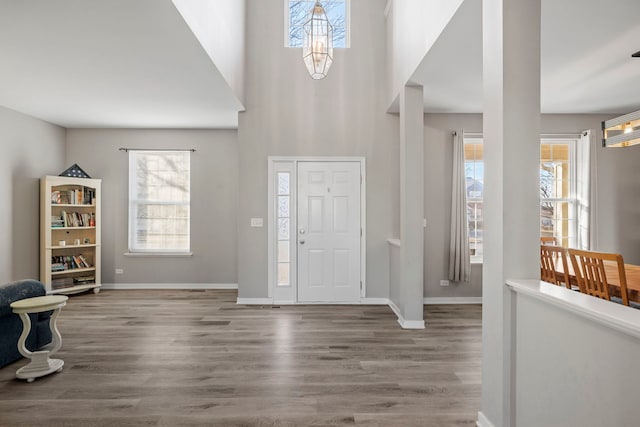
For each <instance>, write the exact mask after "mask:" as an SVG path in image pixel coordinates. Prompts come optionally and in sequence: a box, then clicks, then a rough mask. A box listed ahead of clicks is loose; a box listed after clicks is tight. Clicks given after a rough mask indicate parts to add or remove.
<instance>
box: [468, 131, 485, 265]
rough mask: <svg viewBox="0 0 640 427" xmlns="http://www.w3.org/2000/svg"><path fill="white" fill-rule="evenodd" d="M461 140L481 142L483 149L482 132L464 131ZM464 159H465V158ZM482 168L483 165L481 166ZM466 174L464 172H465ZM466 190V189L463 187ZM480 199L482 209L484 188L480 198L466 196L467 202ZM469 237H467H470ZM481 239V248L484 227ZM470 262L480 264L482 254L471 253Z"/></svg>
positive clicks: (471, 142) (472, 142) (473, 142)
mask: <svg viewBox="0 0 640 427" xmlns="http://www.w3.org/2000/svg"><path fill="white" fill-rule="evenodd" d="M463 142H464V144H465V145H466V144H482V146H483V150H484V139H483V136H482V134H479V133H467V132H465V133H464V135H463ZM465 161H466V159H465ZM482 163H483V166H484V158H483V160H482ZM483 169H484V167H483ZM465 175H466V174H465ZM465 180H466V176H465ZM482 183H483V185H484V176H483V177H482ZM465 190H466V189H465ZM478 200H479V201H481V202H482V204H483V209H484V189H483V191H482V197H481V198H479V199H478V198H474V199H469V197H467V204H468V203H469V202H470V201H471V202H474V201H478ZM470 238H471V237H469V239H470ZM482 241H483V248H484V227H483V229H482ZM469 244H471V241H469ZM470 262H471V264H482V255H471V256H470Z"/></svg>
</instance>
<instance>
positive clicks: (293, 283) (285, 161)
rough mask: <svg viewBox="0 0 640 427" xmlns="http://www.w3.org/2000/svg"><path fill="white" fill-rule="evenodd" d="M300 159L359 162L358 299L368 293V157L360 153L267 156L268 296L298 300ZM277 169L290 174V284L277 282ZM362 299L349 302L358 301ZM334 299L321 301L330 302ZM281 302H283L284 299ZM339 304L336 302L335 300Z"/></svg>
mask: <svg viewBox="0 0 640 427" xmlns="http://www.w3.org/2000/svg"><path fill="white" fill-rule="evenodd" d="M300 162H354V163H359V164H360V180H361V181H360V228H361V235H360V282H361V286H360V299H361V301H362V299H363V298H365V295H366V293H367V159H366V157H362V156H336V157H328V156H267V180H268V191H267V224H266V227H267V297H269V298H273V299H275V300H281V301H282V300H285V301H289V302H288V304H293V303H295V302H296V301H297V300H298V283H297V276H298V272H297V269H298V260H297V252H296V250H297V246H298V245H297V240H296V237H297V232H296V230H297V229H298V226H297V217H298V212H297V205H298V200H297V198H298V194H297V192H298V191H297V189H298V176H297V172H298V164H299V163H300ZM278 172H287V173H289V174H290V178H289V179H290V180H289V186H290V193H289V195H290V207H291V216H290V224H289V227H290V229H289V232H290V236H292V237H291V241H290V248H289V253H290V257H291V258H290V260H289V263H290V268H291V270H290V274H289V277H290V279H291V280H290V283H289V286H282V287H280V286H276V271H277V255H276V244H277V239H276V237H277V235H276V221H277V217H276V209H277V207H276V202H277V194H276V190H275V184H276V183H275V179H276V176H277V173H278ZM361 301H354V302H349V304H361V303H362V302H361ZM333 303H334V302H330V303H324V304H333ZM282 304H285V302H283V303H282ZM337 304H339V302H338V303H337Z"/></svg>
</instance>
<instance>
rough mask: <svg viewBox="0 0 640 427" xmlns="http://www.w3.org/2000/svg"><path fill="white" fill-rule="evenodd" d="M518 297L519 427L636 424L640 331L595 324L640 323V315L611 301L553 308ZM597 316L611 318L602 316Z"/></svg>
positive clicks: (569, 299)
mask: <svg viewBox="0 0 640 427" xmlns="http://www.w3.org/2000/svg"><path fill="white" fill-rule="evenodd" d="M558 290H560V291H564V292H566V293H570V291H568V290H566V289H558ZM516 295H517V297H516V298H517V303H515V307H516V310H515V315H514V318H513V319H512V323H513V324H514V325H515V329H516V330H515V333H514V338H515V339H514V341H513V342H512V345H514V346H515V349H514V350H513V351H512V352H511V355H512V357H513V358H514V359H515V360H514V361H513V362H512V363H513V364H514V366H515V372H514V378H513V382H514V384H515V387H514V388H515V391H514V393H513V397H514V399H515V404H516V408H515V416H516V420H515V423H514V424H513V425H516V426H518V427H538V426H580V427H600V426H637V425H638V411H637V404H638V393H639V392H640V385H638V374H637V372H636V371H635V370H634V369H633V368H631V367H632V366H634V364H636V363H637V360H638V355H639V354H640V339H638V336H637V329H634V328H629V329H626V328H625V330H626V331H631V330H634V332H636V333H635V334H634V333H632V332H627V333H624V332H621V331H620V330H619V329H618V328H615V327H614V326H613V325H612V326H608V325H606V326H605V325H604V324H602V323H601V322H596V321H594V320H593V319H594V318H600V319H603V318H606V319H616V320H617V321H618V322H620V321H621V319H624V323H627V324H635V325H637V324H638V322H640V313H639V312H637V310H630V309H628V308H626V307H622V306H618V305H613V304H609V303H608V302H607V301H602V300H595V301H586V300H587V299H593V298H590V297H588V296H586V295H581V294H578V293H576V292H573V293H570V294H569V295H568V296H566V297H564V298H563V300H560V298H558V299H557V300H556V301H553V302H548V301H546V299H548V298H554V299H555V297H549V296H545V298H541V300H539V299H537V298H532V297H531V296H528V295H525V294H523V293H518V294H516ZM534 295H535V294H534ZM579 297H583V298H579ZM557 301H562V302H560V303H559V304H558V303H557ZM565 301H566V302H565ZM608 305H612V306H613V307H607V306H608ZM596 310H598V313H604V314H600V315H599V316H598V317H596V316H594V314H593V313H594V312H595V311H596ZM584 312H586V313H585V314H582V313H584ZM576 313H579V314H576ZM605 316H606V317H605ZM607 322H609V320H607V321H605V323H607ZM618 324H619V323H618ZM559 325H562V327H558V326H559ZM630 368H631V369H630Z"/></svg>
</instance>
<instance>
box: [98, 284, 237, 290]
mask: <svg viewBox="0 0 640 427" xmlns="http://www.w3.org/2000/svg"><path fill="white" fill-rule="evenodd" d="M101 287H102V289H115V290H128V289H157V290H158V289H238V284H237V283H103V284H102V285H101Z"/></svg>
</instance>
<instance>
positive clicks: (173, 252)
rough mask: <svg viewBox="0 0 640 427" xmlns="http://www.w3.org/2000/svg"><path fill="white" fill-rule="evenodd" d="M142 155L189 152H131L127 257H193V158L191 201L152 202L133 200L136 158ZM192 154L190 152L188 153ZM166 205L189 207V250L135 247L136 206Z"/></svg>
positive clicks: (135, 185) (135, 180)
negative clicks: (150, 203) (147, 204)
mask: <svg viewBox="0 0 640 427" xmlns="http://www.w3.org/2000/svg"><path fill="white" fill-rule="evenodd" d="M138 151H140V153H145V154H149V153H157V154H159V153H163V154H169V153H175V152H188V151H187V150H131V151H129V195H128V205H129V226H128V233H129V235H128V252H127V253H125V255H129V256H191V255H192V252H191V157H190V156H189V200H188V201H186V202H182V201H180V202H168V201H152V200H137V199H134V198H133V195H134V194H135V193H136V187H137V179H138V174H137V163H136V156H137V154H138ZM188 153H189V154H190V152H188ZM149 202H153V203H154V204H165V205H183V206H184V205H186V206H189V227H188V230H189V233H188V234H187V248H186V249H177V248H167V249H143V248H137V247H135V237H134V236H135V232H136V230H135V220H136V206H137V204H139V203H149Z"/></svg>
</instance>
